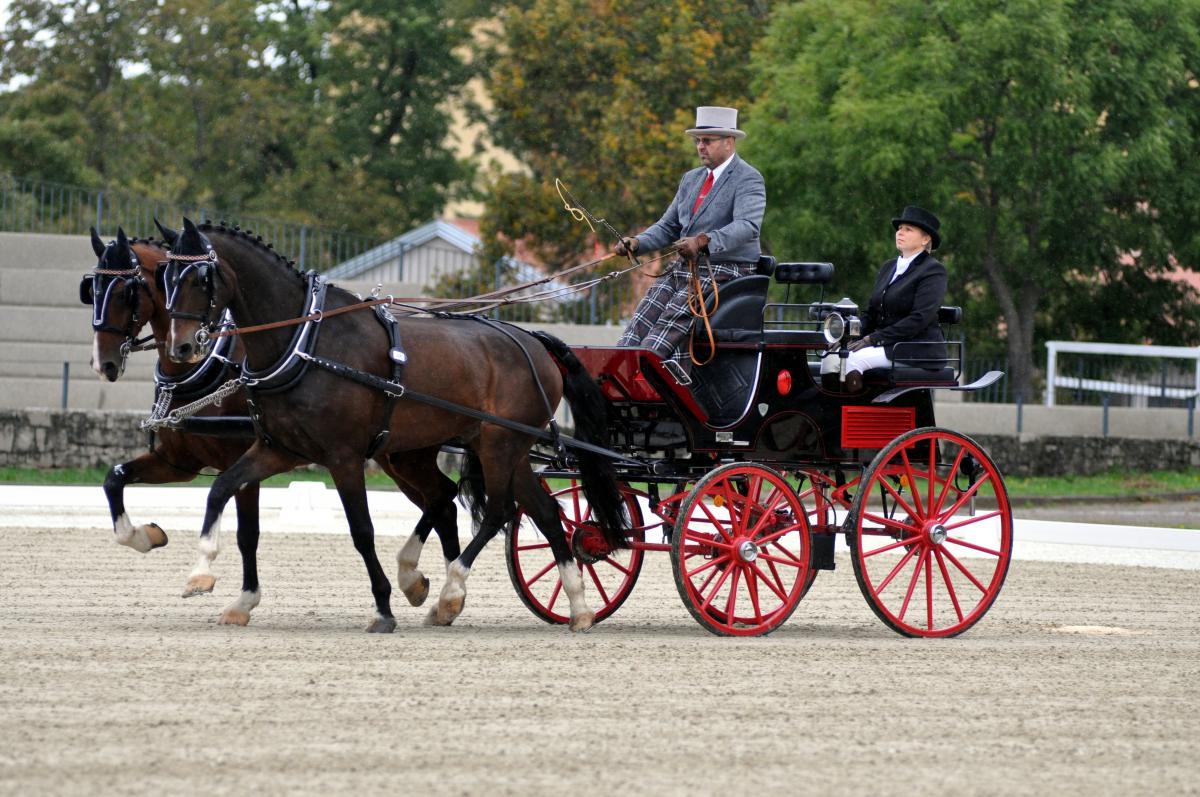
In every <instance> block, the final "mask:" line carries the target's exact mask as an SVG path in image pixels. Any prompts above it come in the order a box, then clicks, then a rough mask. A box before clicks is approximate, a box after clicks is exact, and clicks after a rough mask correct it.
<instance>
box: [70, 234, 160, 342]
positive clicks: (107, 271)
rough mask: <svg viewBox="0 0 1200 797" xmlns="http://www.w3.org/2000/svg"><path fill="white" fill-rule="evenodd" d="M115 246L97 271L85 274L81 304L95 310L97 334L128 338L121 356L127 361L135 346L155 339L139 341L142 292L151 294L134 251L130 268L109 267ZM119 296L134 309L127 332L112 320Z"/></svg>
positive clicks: (105, 254) (81, 281)
mask: <svg viewBox="0 0 1200 797" xmlns="http://www.w3.org/2000/svg"><path fill="white" fill-rule="evenodd" d="M114 246H116V244H115V243H111V244H109V245H108V246H107V247H106V248H105V250H104V254H102V255H101V256H100V260H99V262H97V264H96V269H95V271H92V272H91V273H90V274H84V275H83V278H82V279H81V280H80V281H79V301H80V302H82V303H83V304H88V305H91V306H92V331H93V332H110V333H112V334H114V335H120V336H122V337H123V338H125V341H124V342H123V343H122V344H121V356H122V358H124V357H126V356H128V354H129V352H130V350H131V349H132V348H133V347H134V346H137V345H140V344H142V343H145V342H146V341H148V340H151V339H152V338H153V337H154V336H153V335H148V336H147V337H145V338H142V339H141V340H138V339H137V332H138V330H139V329H141V328H142V323H143V321H142V318H141V315H140V313H139V310H140V309H141V301H140V299H141V292H142V291H146V293H147V294H149V292H150V286H149V285H147V284H146V280H145V279H144V278H143V277H142V269H141V265H142V264H141V261H139V260H138V258H137V255H136V254H135V253H134V252H133V250H132V249H130V250H129V268H110V267H108V266H107V263H106V261H107V260H108V255H109V253H110V251H111V249H112V248H113V247H114ZM118 295H120V296H122V297H123V299H124V301H125V303H126V304H127V305H128V306H129V308H130V312H129V320H128V321H127V322H126V324H125V326H124V327H123V328H122V327H118V326H115V325H113V324H111V323H109V320H108V316H109V311H110V309H111V307H112V302H113V298H114V297H116V296H118Z"/></svg>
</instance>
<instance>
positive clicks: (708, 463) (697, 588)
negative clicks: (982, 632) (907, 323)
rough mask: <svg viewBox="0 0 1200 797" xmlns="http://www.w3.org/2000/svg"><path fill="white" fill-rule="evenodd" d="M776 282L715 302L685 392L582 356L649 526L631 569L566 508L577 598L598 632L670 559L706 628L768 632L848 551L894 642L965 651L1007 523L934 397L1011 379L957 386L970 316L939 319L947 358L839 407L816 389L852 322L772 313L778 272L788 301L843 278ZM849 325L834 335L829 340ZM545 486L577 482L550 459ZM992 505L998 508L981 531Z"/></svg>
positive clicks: (819, 310)
mask: <svg viewBox="0 0 1200 797" xmlns="http://www.w3.org/2000/svg"><path fill="white" fill-rule="evenodd" d="M766 265H767V266H768V268H767V269H762V268H761V266H760V270H764V271H767V272H768V273H760V274H757V275H753V276H749V277H741V278H739V279H736V280H733V281H731V282H729V283H726V284H725V285H723V286H721V290H720V291H719V294H718V299H717V309H716V310H715V312H713V313H712V315H711V327H712V332H711V336H709V335H708V334H707V332H706V333H704V334H703V335H699V336H698V338H697V340H696V341H694V345H695V346H696V351H697V352H698V354H699V357H698V359H700V360H701V361H703V360H704V359H708V360H709V361H708V362H707V364H705V365H703V366H698V367H696V368H695V369H694V371H693V380H694V381H693V384H692V385H691V386H689V387H684V386H680V385H678V384H677V383H676V382H675V381H674V380H673V379H672V378H671V377H670V375H669V374H668V373H667V371H666V370H665V369H664V368H663V366H662V363H661V361H660V360H659V358H658V356H657V355H656V354H654V353H653V352H650V351H648V350H643V349H636V348H621V347H575V348H574V349H573V351H574V353H575V354H576V356H578V358H579V359H580V360H581V361H582V362H583V363H584V365H585V366H586V367H587V369H588V370H589V372H590V373H591V374H592V375H593V376H594V377H595V378H596V380H597V382H598V383H599V385H600V388H601V390H602V392H603V393H604V396H605V399H606V400H607V404H608V422H609V432H610V438H611V439H610V446H611V448H612V449H613V450H614V451H616V452H620V453H622V454H624V455H627V457H628V459H627V460H626V461H625V462H623V463H620V465H619V468H618V470H619V472H620V476H621V478H622V479H623V480H624V482H625V484H626V490H627V491H628V501H627V503H628V507H629V511H630V512H631V514H633V515H635V518H634V519H635V525H636V527H637V530H636V532H635V536H634V538H633V539H631V542H630V550H629V551H607V550H603V548H602V546H599V545H598V543H597V540H598V538H599V535H598V533H597V532H596V530H595V528H594V525H593V524H591V522H590V519H589V517H588V515H587V510H586V506H585V505H583V504H581V495H580V492H579V489H578V487H577V486H574V484H572V486H569V487H566V488H562V489H560V490H558V493H559V498H560V505H561V506H562V507H563V519H564V522H565V525H566V527H567V528H568V531H569V533H571V535H572V540H573V547H574V549H575V551H576V555H577V558H578V559H579V560H580V564H581V567H582V568H584V569H585V580H587V578H588V577H590V581H591V582H592V584H594V586H595V588H596V590H597V591H598V592H599V593H600V596H601V598H602V600H603V601H604V602H605V606H604V607H603V609H602V610H601V611H600V612H598V616H600V617H603V616H607V615H608V614H611V613H612V612H613V611H616V609H617V608H618V607H619V606H620V604H621V603H622V602H623V601H624V599H625V598H626V597H628V594H629V591H630V590H632V587H633V583H635V582H636V578H637V571H638V570H639V569H640V566H641V562H642V559H641V557H642V554H643V553H644V552H648V551H669V552H670V553H671V556H672V564H673V567H674V571H675V580H676V585H677V587H678V589H679V592H680V596H681V598H682V599H683V602H684V604H685V605H686V606H687V608H688V609H689V611H690V612H691V613H692V615H693V616H694V617H696V619H697V620H698V621H699V622H700V623H701V625H703V626H705V627H706V628H708V629H709V630H710V631H713V632H715V633H718V634H732V635H738V634H746V635H752V634H761V633H767V632H769V631H772V630H774V629H775V628H778V627H779V625H780V624H782V622H783V621H784V620H786V619H787V617H788V616H789V615H790V614H791V613H792V611H794V610H795V608H796V606H797V604H798V603H799V600H800V598H802V597H803V595H804V594H805V593H806V592H807V590H808V588H809V587H810V586H811V585H812V583H813V579H814V578H815V577H816V574H817V572H818V571H819V570H831V569H834V567H835V566H836V558H835V555H834V553H835V547H836V544H835V540H836V539H837V538H839V537H842V538H843V539H844V541H845V542H844V545H845V547H846V548H847V549H848V550H849V553H850V558H851V561H852V563H853V566H854V570H855V575H856V577H857V578H858V581H859V585H860V588H861V589H862V591H863V593H864V596H865V597H866V599H867V602H868V604H870V605H871V608H872V609H873V610H874V611H875V613H876V615H877V616H879V618H880V619H881V620H883V621H884V623H885V624H887V625H889V626H890V627H892V628H893V629H894V630H896V631H898V632H900V633H902V634H905V635H910V636H950V635H954V634H958V633H962V631H965V630H966V629H967V628H969V627H971V626H972V625H973V624H974V623H975V622H977V621H978V620H979V619H980V618H981V617H982V616H983V614H985V613H986V611H987V609H988V608H990V606H991V604H992V603H993V602H994V600H995V598H996V595H997V594H998V592H999V589H1000V587H1001V585H1002V584H1003V581H1004V576H1005V574H1006V573H1007V568H1008V562H1009V559H1010V557H1011V542H1012V534H1011V513H1010V512H1009V508H1008V502H1007V493H1006V491H1005V489H1004V484H1003V479H1002V477H1001V476H1000V474H999V472H998V470H997V469H996V467H995V465H994V463H993V462H992V461H991V459H990V457H989V456H988V455H987V452H986V451H984V450H983V449H982V448H981V447H980V446H979V445H978V444H977V443H975V442H974V441H972V440H970V439H969V438H967V437H965V436H963V435H960V434H958V433H955V432H953V431H951V430H945V429H939V428H938V427H937V426H936V423H935V418H934V411H933V401H932V392H933V391H934V390H939V389H947V390H970V389H977V388H978V387H982V386H984V385H986V384H990V382H991V381H994V379H996V378H999V374H991V375H989V376H988V377H985V378H984V379H982V380H980V381H979V382H977V383H976V384H975V385H960V384H959V381H960V375H961V359H962V358H961V354H962V342H961V340H958V339H957V338H956V337H955V336H954V334H953V329H952V327H953V325H954V324H955V323H956V322H957V321H958V320H959V319H960V313H959V311H958V309H957V308H943V309H942V312H941V313H940V314H939V322H941V323H943V329H944V330H945V331H946V332H948V333H949V334H947V336H946V337H947V357H946V358H945V359H943V360H938V361H921V362H915V361H905V360H904V359H903V352H902V351H898V354H897V362H896V364H895V365H894V366H893V368H892V369H888V370H885V371H880V372H868V373H867V374H866V375H865V386H864V389H863V390H862V391H861V392H858V393H847V392H845V391H844V390H842V389H841V384H840V382H839V381H837V380H836V378H835V379H834V380H833V382H832V383H831V382H830V380H829V379H828V378H825V379H823V378H822V375H821V362H822V358H823V356H825V355H827V354H828V353H829V352H831V351H833V352H836V351H837V350H838V349H839V348H844V344H845V343H846V342H847V341H848V339H849V337H850V332H851V329H852V324H851V323H850V322H851V321H852V320H853V319H852V318H850V317H848V315H847V313H848V312H852V311H853V308H852V306H849V307H848V306H847V305H846V304H845V301H843V302H840V303H839V305H840V308H839V306H838V305H833V304H830V303H827V302H825V301H823V296H822V297H818V298H817V300H816V301H813V302H805V303H788V302H785V303H781V304H773V303H770V302H768V300H767V293H768V288H769V285H770V281H771V275H770V270H774V271H775V276H776V278H777V279H778V280H779V281H781V282H785V283H786V284H789V285H790V286H794V285H815V286H821V285H823V284H824V283H825V282H827V281H828V279H829V278H830V276H831V275H832V267H831V266H829V265H828V264H809V263H796V264H780V266H779V267H778V269H770V267H771V266H773V263H769V264H766ZM789 292H790V290H789ZM837 310H840V314H839V317H838V319H837V323H833V324H829V323H827V320H828V319H829V317H830V316H831V315H832V314H834V313H835V311H837ZM831 328H832V331H831ZM855 334H856V333H855ZM901 345H902V344H901ZM835 356H836V355H835ZM543 475H544V476H545V477H546V478H548V479H554V478H556V477H557V478H562V479H569V478H572V477H573V476H574V473H573V470H572V468H571V467H570V464H569V463H564V462H562V461H558V462H555V463H552V464H551V465H550V466H549V467H548V468H547V469H546V470H545V471H544V474H543ZM553 483H554V482H551V484H553ZM981 488H982V489H981ZM981 497H983V498H986V499H987V501H988V503H989V509H988V511H986V512H982V513H977V512H976V511H975V510H976V506H975V504H976V499H977V498H981ZM517 528H518V532H517V533H514V534H513V535H511V536H510V542H509V546H508V558H509V570H510V574H511V575H512V576H513V582H514V585H515V586H516V587H517V590H518V593H519V594H521V597H522V599H523V600H524V601H525V603H526V605H528V606H529V608H530V609H531V610H533V611H534V613H535V614H538V615H539V616H541V617H542V618H543V619H546V620H548V621H551V622H558V621H560V616H559V615H558V614H557V613H556V612H555V610H554V606H553V604H554V601H555V598H556V596H557V592H556V591H555V590H554V588H553V587H551V586H550V585H539V584H538V583H537V582H538V578H540V576H539V577H538V578H533V577H532V576H534V574H536V573H537V572H538V571H539V568H537V567H536V564H535V562H534V559H535V557H536V553H535V552H536V551H537V550H538V549H537V548H536V541H532V540H530V539H529V537H528V533H527V531H522V527H521V526H520V525H518V527H517ZM959 529H962V530H963V531H958V530H959ZM522 557H524V559H525V560H526V561H525V562H522V561H521V560H522ZM723 560H724V561H725V564H724V565H722V564H720V563H721V561H723ZM547 590H549V591H547Z"/></svg>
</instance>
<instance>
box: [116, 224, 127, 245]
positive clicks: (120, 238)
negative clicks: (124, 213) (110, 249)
mask: <svg viewBox="0 0 1200 797" xmlns="http://www.w3.org/2000/svg"><path fill="white" fill-rule="evenodd" d="M128 246H129V239H128V238H126V237H125V228H123V227H118V228H117V247H118V248H120V249H125V248H127V247H128Z"/></svg>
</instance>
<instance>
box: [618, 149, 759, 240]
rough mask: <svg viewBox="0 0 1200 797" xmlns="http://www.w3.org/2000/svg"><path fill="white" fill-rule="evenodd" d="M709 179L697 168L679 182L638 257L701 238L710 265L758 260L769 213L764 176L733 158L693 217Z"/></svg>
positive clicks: (644, 235) (705, 171)
mask: <svg viewBox="0 0 1200 797" xmlns="http://www.w3.org/2000/svg"><path fill="white" fill-rule="evenodd" d="M707 174H708V169H706V168H704V167H703V166H701V167H700V168H698V169H692V170H691V171H690V172H688V173H687V174H685V175H684V176H683V179H682V180H680V181H679V190H678V191H676V192H675V199H674V200H673V201H672V202H671V206H670V207H669V208H667V212H666V213H664V214H663V216H662V218H661V219H659V220H658V221H657V222H656V223H655V224H654V225H653V226H650V227H647V228H646V230H645V231H644V232H642V234H641V235H639V236H638V237H637V239H638V249H639V251H642V252H650V251H653V250H655V249H662V248H663V247H665V246H667V245H669V244H671V243H674V242H675V241H677V240H679V239H680V238H684V237H687V236H691V235H699V234H700V233H705V234H706V235H708V237H709V239H710V240H709V244H708V252H709V258H710V260H711V261H712V262H713V263H756V262H758V256H759V255H760V254H762V249H761V248H760V247H759V239H758V235H759V228H760V227H761V226H762V219H763V211H764V210H766V207H767V189H766V185H765V184H764V183H763V178H762V175H761V174H759V173H758V170H757V169H755V168H754V167H753V166H751V165H750V164H749V163H746V162H745V161H744V160H742V159H741V158H740V157H738V155H737V153H734V154H733V155H732V156H731V161H730V164H729V166H727V167H726V168H725V171H724V172H722V173H721V177H720V179H718V180H717V181H716V182H715V183H713V187H712V188H710V189H709V191H708V196H707V197H705V198H704V204H702V205H701V206H700V211H699V212H698V213H697V214H696V216H695V217H693V216H692V205H694V204H695V203H696V197H697V196H699V195H700V187H701V186H702V185H703V184H704V178H705V177H706V176H707Z"/></svg>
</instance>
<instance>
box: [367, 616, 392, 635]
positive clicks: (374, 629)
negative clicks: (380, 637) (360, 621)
mask: <svg viewBox="0 0 1200 797" xmlns="http://www.w3.org/2000/svg"><path fill="white" fill-rule="evenodd" d="M395 630H396V618H394V617H376V618H375V619H374V620H372V621H371V624H370V625H368V626H367V633H368V634H390V633H392V632H393V631H395Z"/></svg>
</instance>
